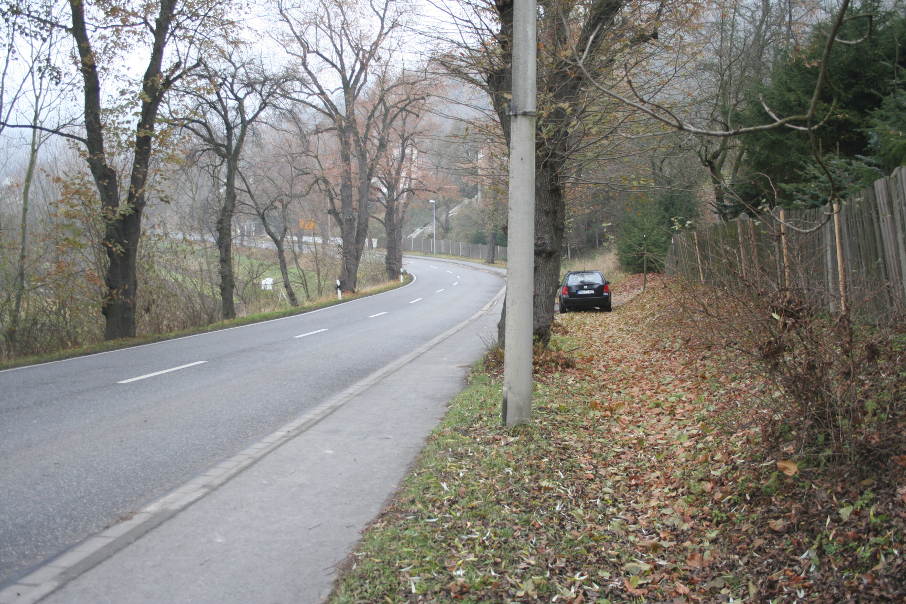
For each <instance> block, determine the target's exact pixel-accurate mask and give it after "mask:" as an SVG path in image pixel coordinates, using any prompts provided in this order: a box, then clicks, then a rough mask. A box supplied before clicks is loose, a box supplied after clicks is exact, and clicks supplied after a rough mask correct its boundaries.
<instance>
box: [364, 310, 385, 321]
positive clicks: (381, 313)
mask: <svg viewBox="0 0 906 604" xmlns="http://www.w3.org/2000/svg"><path fill="white" fill-rule="evenodd" d="M386 314H387V311H386V310H385V311H384V312H379V313H377V314H375V315H368V318H369V319H373V318H375V317H380V316H381V315H386Z"/></svg>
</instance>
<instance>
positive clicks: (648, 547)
mask: <svg viewBox="0 0 906 604" xmlns="http://www.w3.org/2000/svg"><path fill="white" fill-rule="evenodd" d="M631 281H632V280H631ZM638 285H639V284H638V283H634V282H631V283H627V284H624V285H623V287H624V288H626V289H630V288H635V289H637V288H638V287H637V286H638ZM675 294H676V292H672V291H670V289H669V288H667V287H664V286H663V284H662V283H661V282H660V281H659V280H654V282H651V281H649V285H648V290H647V291H646V292H645V294H644V295H641V296H636V297H635V298H634V299H632V300H631V301H630V302H628V303H627V304H625V305H622V306H620V307H618V308H616V309H615V311H614V312H613V313H573V314H569V315H566V316H563V317H558V319H557V323H556V327H555V332H556V333H555V336H554V338H553V340H552V342H553V347H552V349H551V350H549V351H546V352H544V353H543V354H540V355H537V356H536V366H535V380H536V393H535V406H534V416H533V421H532V423H531V425H528V426H523V427H520V428H519V429H516V430H507V429H504V428H502V427H500V425H499V423H500V422H499V407H500V400H501V383H500V375H499V370H500V368H499V367H498V366H496V365H494V364H493V363H490V360H491V359H492V357H488V360H486V365H485V366H484V367H483V368H481V369H480V370H477V371H475V372H473V375H472V377H471V383H470V385H469V387H468V388H467V389H466V390H465V391H464V392H462V393H461V394H460V395H459V396H458V397H456V398H455V399H454V400H453V402H452V404H451V407H450V410H449V412H448V414H447V416H446V417H445V419H444V420H443V422H442V423H441V424H440V426H439V427H438V428H437V429H436V430H435V432H434V433H433V434H432V436H431V437H430V438H429V441H428V443H427V445H426V447H425V449H424V450H423V452H422V454H421V456H420V458H419V460H418V462H417V464H416V466H415V468H414V469H413V471H412V472H411V474H410V475H409V476H408V477H407V478H406V479H405V481H404V483H403V484H402V486H401V488H400V491H399V492H398V494H397V496H396V497H395V498H394V500H393V501H392V502H391V503H390V504H389V505H388V507H387V508H386V509H385V510H384V512H383V513H382V514H381V515H380V516H379V517H378V519H377V520H376V521H375V522H374V523H373V525H372V526H371V527H370V529H369V530H368V531H367V532H366V534H365V535H364V537H363V540H362V542H361V543H360V544H359V546H358V547H357V549H356V551H355V552H354V553H353V554H352V555H351V556H350V559H349V560H348V563H347V567H346V569H345V571H344V573H343V574H342V575H341V577H340V579H339V581H338V583H337V586H336V588H335V591H334V593H333V595H332V599H331V601H332V602H334V603H349V602H402V601H415V602H446V601H464V602H533V601H548V602H555V601H556V602H571V603H578V602H663V601H678V602H686V601H690V602H721V601H723V602H730V601H747V602H767V601H771V602H802V601H808V602H841V601H903V600H902V598H904V597H906V582H904V577H906V563H904V527H906V479H904V478H903V472H902V471H900V472H899V474H897V472H895V471H893V472H892V471H891V468H894V467H896V466H897V464H900V463H904V464H906V457H903V456H900V457H894V458H892V459H891V460H889V464H888V465H887V466H885V467H880V466H879V467H878V468H875V469H873V470H872V471H869V472H868V473H867V474H866V473H865V472H863V473H862V474H861V476H862V479H861V480H859V481H856V480H852V478H851V477H850V476H847V475H846V474H845V473H841V472H833V471H830V472H829V471H824V470H822V469H821V468H814V467H808V466H807V465H806V464H801V465H799V466H796V465H795V464H792V465H791V463H790V461H789V460H786V459H782V458H770V457H764V456H762V455H763V453H759V451H763V450H762V449H760V448H759V447H757V446H756V445H757V440H758V438H759V435H758V434H757V432H755V431H753V430H752V429H751V428H750V427H747V425H746V423H745V422H744V421H742V422H740V421H738V418H739V417H740V416H741V415H742V416H744V414H745V409H746V405H747V400H749V398H750V397H751V396H760V395H763V394H764V393H763V391H764V389H766V388H768V386H767V384H766V383H765V381H764V380H763V379H760V378H759V375H758V374H757V373H756V372H754V371H753V370H752V368H751V367H750V366H749V365H748V364H747V363H745V362H743V360H742V359H741V358H739V357H738V356H737V355H735V354H734V353H732V352H729V351H726V350H719V349H714V348H708V347H707V346H704V345H700V344H699V343H698V342H696V340H695V339H694V338H693V337H690V334H689V333H688V332H687V331H683V330H681V329H679V327H678V325H677V324H676V323H675V322H674V321H673V320H672V317H673V316H675V315H676V311H675ZM866 476H868V477H866ZM898 477H899V478H898Z"/></svg>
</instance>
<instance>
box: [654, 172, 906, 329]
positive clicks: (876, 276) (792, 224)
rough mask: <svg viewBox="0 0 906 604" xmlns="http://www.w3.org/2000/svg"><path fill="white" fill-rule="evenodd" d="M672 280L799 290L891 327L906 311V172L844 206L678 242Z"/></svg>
mask: <svg viewBox="0 0 906 604" xmlns="http://www.w3.org/2000/svg"><path fill="white" fill-rule="evenodd" d="M666 266H667V272H668V273H671V274H677V275H682V276H684V277H686V278H687V279H692V280H695V281H700V282H702V283H708V284H712V285H717V286H722V287H757V288H758V289H759V290H760V289H761V288H762V287H764V286H767V287H769V288H772V289H774V290H777V291H780V290H783V289H789V290H794V291H796V292H798V293H799V294H800V295H803V296H805V297H806V298H807V299H809V300H810V301H811V302H812V303H816V304H821V305H824V306H826V307H827V308H828V309H829V310H831V311H832V312H835V311H838V310H840V309H841V307H843V306H845V307H847V308H848V309H850V310H851V311H852V312H853V313H854V314H855V315H856V316H859V317H860V318H863V319H867V320H871V321H877V322H887V321H891V320H894V319H895V318H897V317H902V316H903V313H904V310H906V166H902V167H899V168H897V169H896V170H895V171H894V173H893V174H892V175H891V176H890V177H889V178H882V179H880V180H878V181H875V183H874V185H873V186H872V187H869V188H867V189H865V190H864V191H862V193H861V194H859V195H857V196H856V197H854V198H852V199H850V200H848V201H846V202H845V203H843V204H842V205H841V206H840V207H839V213H836V212H834V210H833V208H832V207H831V206H828V207H824V208H817V209H809V210H786V211H785V212H784V211H780V210H775V211H774V212H773V213H772V214H770V215H765V216H762V217H761V218H760V219H757V220H753V219H751V218H741V219H737V220H734V221H732V222H727V223H721V224H716V225H713V226H710V227H707V228H703V229H698V230H695V231H689V232H683V233H679V234H677V235H674V237H673V242H672V244H671V247H670V250H669V252H668V255H667V263H666Z"/></svg>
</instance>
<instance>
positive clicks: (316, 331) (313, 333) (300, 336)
mask: <svg viewBox="0 0 906 604" xmlns="http://www.w3.org/2000/svg"><path fill="white" fill-rule="evenodd" d="M325 331H327V329H316V330H314V331H309V332H308V333H300V334H299V335H297V336H295V337H297V338H304V337H305V336H313V335H315V334H316V333H322V332H325Z"/></svg>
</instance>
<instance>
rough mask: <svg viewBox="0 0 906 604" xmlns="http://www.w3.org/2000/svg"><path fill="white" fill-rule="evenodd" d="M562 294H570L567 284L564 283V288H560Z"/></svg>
mask: <svg viewBox="0 0 906 604" xmlns="http://www.w3.org/2000/svg"><path fill="white" fill-rule="evenodd" d="M560 294H561V295H563V296H568V295H569V288H568V287H566V286H565V285H564V286H563V289H561V290H560Z"/></svg>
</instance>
